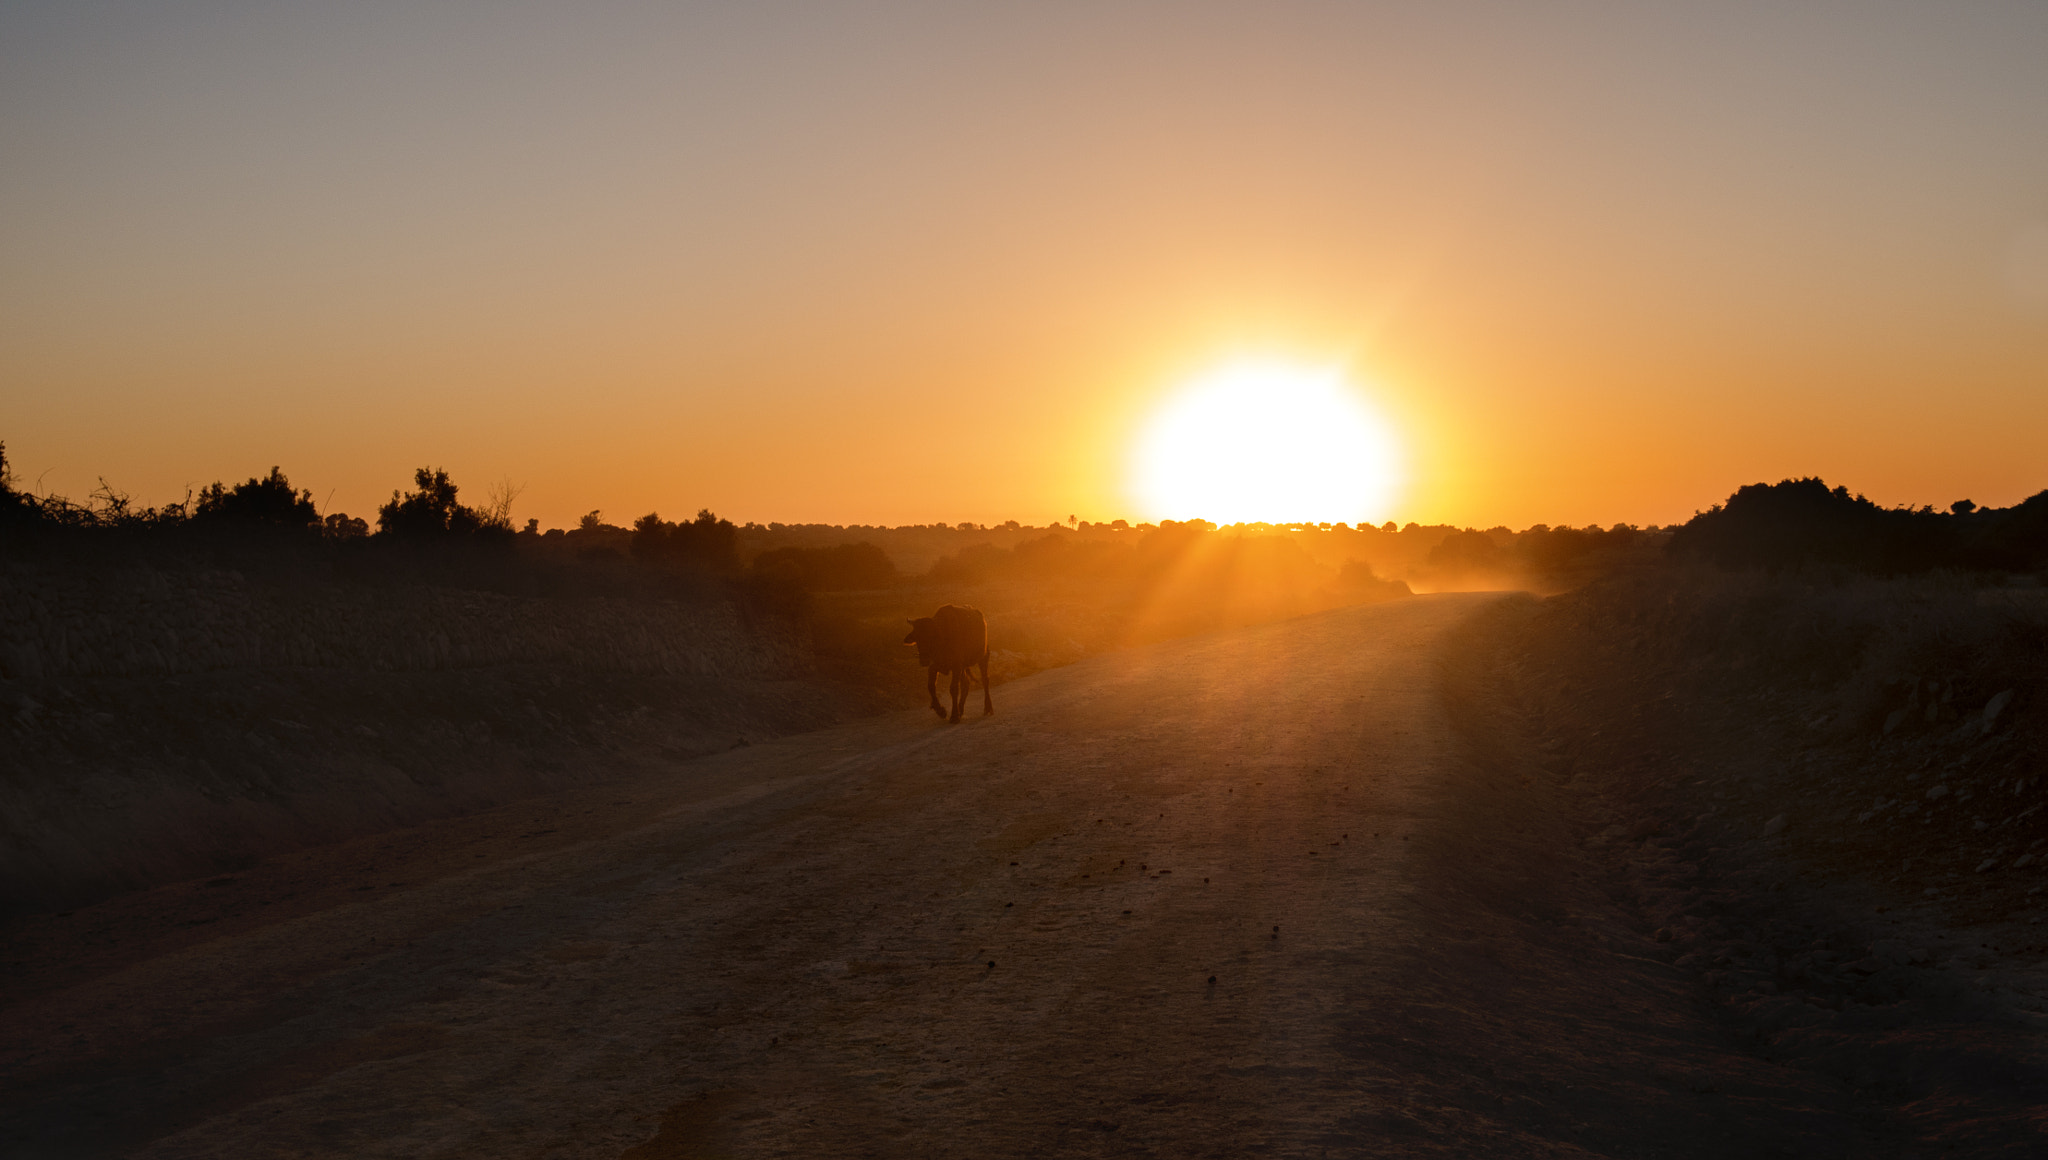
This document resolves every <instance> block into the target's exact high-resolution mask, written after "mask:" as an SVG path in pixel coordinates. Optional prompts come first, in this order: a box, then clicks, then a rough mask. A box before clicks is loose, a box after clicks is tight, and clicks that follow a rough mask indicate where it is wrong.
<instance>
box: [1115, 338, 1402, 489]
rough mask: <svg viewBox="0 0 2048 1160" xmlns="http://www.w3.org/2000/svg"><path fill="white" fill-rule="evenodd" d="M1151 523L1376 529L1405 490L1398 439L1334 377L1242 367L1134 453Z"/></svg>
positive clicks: (1149, 433)
mask: <svg viewBox="0 0 2048 1160" xmlns="http://www.w3.org/2000/svg"><path fill="white" fill-rule="evenodd" d="M1132 466H1133V472H1132V484H1133V487H1132V490H1133V491H1134V492H1135V493H1136V498H1137V499H1138V502H1139V503H1140V505H1141V506H1142V507H1143V508H1144V511H1145V514H1146V517H1147V518H1149V519H1205V520H1211V521H1214V522H1216V523H1219V524H1234V523H1257V522H1264V523H1308V522H1317V523H1322V522H1332V523H1334V522H1345V523H1351V522H1357V521H1376V520H1378V519H1381V518H1384V517H1385V515H1386V512H1387V508H1388V506H1389V505H1390V504H1391V503H1392V502H1393V499H1394V493H1395V490H1396V489H1397V487H1398V486H1399V484H1400V456H1399V449H1398V447H1397V446H1396V444H1395V440H1394V436H1393V432H1392V431H1391V430H1390V429H1389V428H1388V427H1387V425H1386V423H1385V422H1383V421H1382V420H1381V419H1380V418H1379V416H1378V415H1376V414H1375V413H1374V412H1373V411H1372V409H1371V408H1370V407H1368V406H1367V404H1366V402H1365V400H1364V399H1362V398H1360V397H1359V395H1358V394H1357V392H1356V391H1354V390H1353V389H1351V387H1350V386H1349V385H1348V384H1347V383H1346V382H1345V377H1344V372H1343V371H1342V370H1341V369H1336V368H1317V367H1303V366H1295V365H1290V364H1286V363H1277V362H1240V363H1233V364H1231V365H1228V366H1225V367H1221V368H1219V369H1217V370H1215V371H1213V372H1211V373H1209V374H1206V375H1203V376H1202V377H1200V378H1198V379H1196V380H1194V381H1193V382H1190V383H1188V384H1187V385H1186V386H1185V387H1183V388H1182V389H1181V390H1180V391H1179V392H1177V393H1176V394H1175V395H1174V397H1173V398H1172V399H1171V400H1169V401H1168V402H1167V404H1166V405H1165V406H1164V407H1162V408H1161V409H1160V410H1159V411H1158V413H1157V414H1155V415H1154V416H1153V417H1152V420H1151V422H1150V423H1148V424H1147V426H1146V428H1145V430H1144V432H1143V434H1142V435H1141V436H1140V437H1139V440H1138V445H1137V448H1136V454H1135V455H1134V456H1133V464H1132Z"/></svg>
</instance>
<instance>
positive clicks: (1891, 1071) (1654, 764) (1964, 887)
mask: <svg viewBox="0 0 2048 1160" xmlns="http://www.w3.org/2000/svg"><path fill="white" fill-rule="evenodd" d="M2039 594H2040V590H2039V589H2034V588H2012V587H2009V586H2005V585H2000V584H1991V583H1987V582H1980V581H1972V580H1968V579H1964V578H1957V577H1932V578H1919V579H1910V580H1870V579H1849V580H1844V579H1840V578H1829V577H1824V576H1791V575H1781V576H1777V577H1772V576H1768V575H1764V574H1761V573H1755V574H1739V573H1726V572H1719V571H1715V570H1711V569H1699V570H1689V569H1683V568H1655V569H1646V570H1643V571H1640V572H1634V573H1628V574H1623V575H1619V576H1615V577H1612V578H1610V579H1608V580H1605V581H1602V582H1600V583H1598V584H1595V585H1592V586H1589V587H1588V588H1585V589H1581V590H1579V591H1576V592H1573V593H1568V594H1566V595H1563V596H1559V597H1553V598H1551V599H1549V600H1547V601H1543V602H1541V603H1536V602H1522V603H1521V604H1519V605H1518V606H1516V607H1512V608H1505V609H1503V610H1501V614H1500V620H1499V623H1498V626H1497V633H1498V636H1499V637H1500V639H1501V640H1502V641H1503V644H1504V651H1503V652H1502V653H1500V654H1499V657H1500V660H1499V664H1500V667H1501V669H1502V671H1503V672H1504V674H1506V675H1507V676H1508V677H1509V678H1510V679H1509V681H1508V684H1509V685H1511V686H1512V687H1513V688H1514V689H1516V690H1517V691H1518V698H1517V699H1518V700H1519V703H1520V712H1521V714H1522V715H1523V717H1524V720H1525V722H1526V725H1527V728H1528V730H1529V732H1530V733H1531V735H1532V737H1533V738H1534V740H1535V741H1536V743H1537V745H1538V746H1539V748H1540V751H1541V752H1542V753H1543V755H1544V758H1543V760H1544V762H1545V764H1546V766H1547V768H1548V770H1549V773H1550V774H1551V775H1552V776H1554V777H1555V778H1556V779H1557V781H1558V782H1559V783H1560V785H1561V786H1562V787H1563V788H1564V789H1565V791H1566V792H1567V793H1568V794H1571V795H1573V796H1574V797H1576V799H1577V800H1578V802H1579V806H1578V813H1579V815H1580V817H1581V818H1582V827H1583V831H1584V832H1583V833H1582V834H1580V835H1579V840H1580V842H1581V844H1582V846H1583V848H1584V849H1585V850H1586V851H1587V852H1588V853H1589V854H1590V855H1591V856H1592V857H1594V858H1596V859H1598V860H1601V861H1603V862H1604V863H1605V864H1606V866H1607V869H1608V873H1609V877H1610V879H1611V881H1612V882H1613V883H1614V889H1615V890H1616V891H1617V892H1618V894H1619V895H1620V896H1622V897H1625V898H1626V899H1627V900H1628V901H1629V902H1630V904H1631V905H1632V906H1633V908H1634V909H1635V912H1636V914H1637V916H1638V921H1639V924H1640V926H1641V931H1640V933H1641V934H1642V935H1643V936H1644V943H1645V945H1646V946H1652V947H1654V948H1655V951H1654V954H1655V955H1656V957H1659V958H1661V959H1663V960H1665V961H1668V962H1671V963H1672V964H1673V965H1675V966H1677V967H1679V968H1681V969H1684V970H1687V971H1689V972H1691V973H1692V975H1693V976H1694V978H1695V979H1696V980H1697V985H1698V988H1699V993H1700V996H1701V999H1702V1001H1703V1002H1705V1003H1707V1004H1709V1005H1711V1006H1712V1007H1713V1008H1715V1009H1717V1010H1718V1011H1719V1012H1720V1013H1721V1017H1722V1018H1723V1019H1724V1020H1726V1022H1727V1024H1728V1025H1729V1027H1730V1029H1731V1031H1732V1032H1734V1033H1735V1034H1737V1035H1738V1036H1740V1037H1742V1038H1744V1039H1746V1040H1747V1041H1748V1042H1750V1043H1751V1044H1753V1050H1755V1051H1756V1052H1758V1053H1759V1054H1760V1055H1763V1056H1764V1057H1766V1058H1771V1059H1776V1060H1782V1061H1785V1062H1788V1063H1793V1064H1795V1065H1797V1066H1802V1067H1806V1068H1809V1069H1811V1070H1814V1071H1816V1072H1819V1073H1823V1074H1826V1075H1829V1076H1833V1077H1834V1078H1835V1079H1836V1081H1837V1082H1840V1083H1843V1084H1846V1085H1848V1087H1849V1088H1850V1089H1852V1090H1853V1091H1855V1092H1856V1093H1858V1094H1859V1097H1860V1098H1863V1099H1866V1100H1868V1101H1869V1103H1870V1106H1871V1107H1872V1108H1873V1109H1874V1110H1876V1109H1883V1110H1884V1111H1883V1114H1885V1115H1886V1116H1888V1117H1891V1118H1893V1119H1894V1121H1895V1122H1896V1123H1897V1124H1898V1126H1899V1128H1900V1129H1901V1130H1902V1131H1904V1132H1905V1133H1906V1135H1907V1137H1908V1138H1915V1137H1917V1138H1918V1140H1919V1142H1920V1144H1921V1145H1923V1146H1924V1148H1925V1149H1926V1150H1927V1152H1928V1154H1942V1155H1953V1156H2005V1155H2038V1154H2040V1153H2039V1148H2040V1147H2041V1146H2042V1145H2043V1143H2044V1141H2048V1118H2044V1116H2043V1114H2042V1112H2041V1109H2042V1108H2043V1107H2048V1055H2044V1053H2043V1051H2042V1049H2041V1046H2040V1045H2041V1042H2042V1040H2041V1032H2042V1031H2043V1030H2048V1014H2044V1012H2048V926H2044V924H2043V919H2044V917H2048V906H2044V904H2043V897H2042V892H2043V888H2044V887H2048V866H2044V864H2043V863H2044V860H2048V816H2044V811H2043V809H2042V805H2043V804H2044V803H2048V786H2044V784H2043V781H2044V778H2043V774H2044V773H2048V768H2044V766H2043V759H2042V753H2041V743H2042V738H2043V733H2044V729H2043V720H2044V709H2048V705H2044V701H2048V698H2044V697H2042V695H2041V694H2042V692H2043V690H2044V688H2048V649H2044V647H2043V646H2044V642H2048V617H2044V615H2043V610H2042V607H2041V605H2040V604H2039V603H2038V601H2037V600H2036V597H2038V596H2039Z"/></svg>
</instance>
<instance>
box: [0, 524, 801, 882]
mask: <svg viewBox="0 0 2048 1160" xmlns="http://www.w3.org/2000/svg"><path fill="white" fill-rule="evenodd" d="M811 672H812V661H811V652H810V643H809V639H808V635H807V631H806V630H805V629H804V628H802V627H801V626H800V625H798V624H796V623H794V622H792V621H788V620H785V619H782V618H777V617H767V616H762V615H757V614H749V613H748V612H747V611H746V610H745V609H743V608H741V607H740V606H738V605H736V604H734V603H732V602H730V601H725V600H718V599H700V600H681V599H657V598H653V597H639V596H530V595H508V594H505V593H500V592H486V591H475V590H466V589H458V588H449V587H440V586H434V585H429V584H420V583H364V582H349V581H347V580H341V579H335V578H331V577H320V578H314V579H308V578H306V577H303V576H301V577H293V578H288V579H287V578H282V577H250V576H245V575H244V574H242V573H240V572H237V571H233V570H225V569H220V568H214V567H208V566H205V565H203V564H199V563H184V564H180V563H165V562H156V563H140V562H125V563H124V562H119V561H116V562H113V563H108V562H106V561H95V562H93V563H91V564H90V565H88V564H87V563H84V562H81V561H76V560H61V559H57V560H40V561H39V560H30V561H25V562H24V561H14V562H9V563H8V564H7V565H5V566H4V567H0V734H4V742H5V743H4V745H0V911H4V910H10V909H22V908H36V907H58V906H65V905H75V904H77V903H79V902H83V901H85V900H88V899H92V898H96V897H103V896H105V895H107V894H110V893H113V892H116V891H119V890H123V889H131V888H135V887H141V886H147V885H152V884H155V883H160V882H165V881H171V880H176V879H179V878H187V877H194V876H198V875H202V874H207V873H213V872H216V871H218V870H223V869H229V868H233V867H235V866H238V865H243V864H246V863H247V862H249V861H250V860H253V859H255V858H258V857H261V856H263V855H264V854H266V853H271V852H275V851H277V850H281V849H286V848H290V847H294V846H299V845H305V844H309V843H314V842H321V841H331V840H334V839H338V838H342V837H347V836H350V835H356V834H362V833H368V832H374V831H377V830H381V829H385V828H390V827H393V826H402V825H407V824H411V823H414V822H417V821H420V820H423V819H425V818H428V817H434V816H442V815H447V814H451V813H459V812H463V811H466V810H471V809H476V808H481V807H485V806H489V805H493V804H496V803H499V802H502V801H506V800H509V799H511V798H514V797H517V796H521V795H524V794H528V793H533V792H537V791H542V790H546V789H549V788H554V787H560V786H564V785H567V784H571V783H588V782H592V781H596V780H601V779H604V778H606V777H608V776H613V775H616V774H617V773H620V772H623V771H625V770H626V769H627V768H628V767H643V766H644V765H645V764H646V763H647V762H650V761H662V760H674V759H678V758H683V757H689V756H695V755H698V754H702V753H705V752H709V751H713V750H717V749H724V748H729V747H731V746H732V745H735V744H738V743H741V742H744V741H747V740H749V739H758V738H760V737H764V736H769V735H773V734H777V733H783V732H789V731H791V730H794V729H802V728H810V727H815V726H816V725H819V724H823V723H826V722H827V721H829V720H831V719H832V718H833V716H834V715H835V712H836V708H835V703H834V701H833V700H832V698H831V697H830V696H829V695H827V694H825V693H823V692H822V691H821V690H820V689H819V688H818V686H817V684H816V682H815V681H813V680H812V679H811Z"/></svg>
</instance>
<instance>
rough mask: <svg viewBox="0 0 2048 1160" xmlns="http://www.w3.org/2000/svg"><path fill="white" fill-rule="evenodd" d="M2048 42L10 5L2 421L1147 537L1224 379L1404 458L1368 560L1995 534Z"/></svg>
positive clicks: (964, 15)
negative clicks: (1449, 534)
mask: <svg viewBox="0 0 2048 1160" xmlns="http://www.w3.org/2000/svg"><path fill="white" fill-rule="evenodd" d="M2044 61H2048V6H2044V5H2041V4H2038V3H2017V2H2016V3H2004V4H1990V3H1969V2H1963V3H1947V4H1933V3H1922V4H1890V3H1883V2H1876V0H1873V2H1862V3H1856V4H1831V3H1804V4H1798V5H1785V4H1762V3H1759V4H1743V3H1733V2H1726V0H1724V2H1719V3H1712V4H1705V3H1702V4H1671V3H1664V4H1660V3H1649V2H1638V3H1627V4H1620V3H1617V4H1596V3H1570V2H1564V3H1550V4H1542V5H1532V4H1526V3H1503V4H1458V3H1429V4H1401V5H1395V4H1385V5H1375V4H1368V3H1285V2H1276V0H1266V2H1261V3H1257V4H1251V3H1242V4H1206V3H1200V2H1195V0H1181V2H1177V3H1157V4H1146V3H1118V2H1115V0H1107V2H1091V3H1069V2H1062V0H1047V2H1043V3H1033V4H978V3H949V4H916V3H851V2H850V3H835V4H815V3H812V4H787V3H778V2H775V0H762V2H752V3H747V4H690V3H674V2H670V3H660V4H656V3H613V2H608V0H583V2H580V3H577V4H573V5H571V4H526V3H497V4H467V3H438V4H437V3H431V2H417V0H416V2H410V3H404V4H385V3H377V2H374V0H362V2H354V3H349V4H331V3H274V4H251V3H237V2H231V0H217V2H211V3H180V2H177V0H151V2H149V3H132V4H119V3H113V4H110V3H95V2H91V0H67V2H64V3H21V2H15V0H0V159H4V161H0V440H4V441H5V442H6V445H7V453H8V456H9V458H10V460H11V461H12V463H13V465H14V467H15V470H16V473H17V475H18V477H19V480H20V483H21V484H22V485H24V486H28V487H30V488H32V489H34V490H38V491H50V492H57V493H60V494H66V495H71V496H73V497H74V498H80V497H83V496H84V495H85V494H86V493H88V492H90V491H91V490H93V489H94V488H95V487H97V486H98V485H99V481H100V479H101V478H102V477H103V478H104V479H105V480H106V481H107V482H108V483H109V484H111V485H113V486H115V487H118V488H120V489H122V490H124V491H127V492H129V493H131V494H132V495H134V496H135V498H136V499H137V500H139V501H142V502H148V503H161V502H166V501H170V500H175V499H178V498H179V497H181V496H182V495H183V494H184V491H185V489H186V488H187V487H193V488H196V487H198V486H202V485H204V484H205V483H207V482H210V481H212V480H214V479H228V480H230V481H232V480H235V479H239V478H245V477H247V476H249V475H252V474H257V473H261V472H264V471H266V470H268V468H269V467H270V466H271V465H272V464H279V465H282V466H283V468H284V469H285V471H286V472H287V473H288V474H289V475H290V476H291V477H292V479H293V480H294V481H295V482H297V483H299V484H302V485H303V486H306V487H308V488H310V489H312V491H313V492H314V496H315V499H316V500H317V501H318V502H319V503H320V504H321V505H322V510H323V511H337V510H338V511H348V512H352V513H355V514H359V515H372V514H374V508H375V506H376V505H377V504H378V503H379V502H380V501H382V500H383V499H385V498H388V496H389V493H390V491H391V490H392V489H393V488H395V487H399V486H401V485H404V484H406V483H407V482H408V481H409V478H410V475H411V471H412V469H413V468H415V467H417V466H421V465H432V466H445V467H446V468H447V469H448V470H449V471H450V472H451V474H453V475H454V477H455V479H456V480H457V481H458V482H459V483H460V484H462V485H463V487H464V489H465V493H464V494H465V496H466V497H467V496H469V495H471V494H476V495H479V496H480V495H481V493H482V492H483V491H484V490H486V489H487V488H489V487H490V486H492V485H494V484H505V483H509V484H511V485H513V486H516V487H519V488H521V489H522V491H521V493H520V498H519V500H518V502H517V503H516V504H515V508H514V515H515V516H516V517H518V518H520V519H522V520H523V519H525V518H527V517H533V518H538V519H540V520H541V521H542V524H543V525H544V526H556V525H564V524H572V523H573V522H574V520H575V519H576V517H577V516H579V515H580V514H582V513H583V512H585V511H588V510H592V509H598V510H601V511H603V512H604V513H605V515H604V518H606V519H607V520H610V521H613V522H619V523H624V522H627V521H629V520H630V519H631V518H633V517H634V516H636V515H638V514H641V513H644V512H646V511H648V510H657V511H660V512H661V513H662V514H664V515H667V516H670V517H671V518H673V517H675V516H679V515H687V514H689V513H692V512H694V511H696V510H697V509H699V508H703V507H709V508H711V509H713V510H714V511H717V512H718V513H719V514H721V515H726V516H729V517H731V518H733V519H736V520H741V521H745V520H757V521H761V522H768V521H771V520H773V521H782V522H831V523H870V524H872V523H882V524H903V523H929V522H948V523H951V522H957V521H961V520H971V521H975V522H981V523H995V522H1000V521H1003V520H1008V519H1016V520H1020V521H1022V522H1024V523H1027V524H1042V523H1045V522H1049V521H1052V520H1055V519H1063V518H1065V517H1066V516H1068V515H1070V514H1074V515H1079V516H1080V517H1081V518H1083V519H1113V518H1119V517H1129V518H1134V519H1140V518H1148V517H1152V516H1155V515H1157V514H1161V513H1159V512H1155V511H1151V510H1147V508H1146V504H1147V502H1148V501H1147V500H1146V499H1145V498H1144V497H1145V495H1146V490H1145V488H1144V487H1143V486H1142V484H1143V481H1141V480H1137V479H1135V478H1134V475H1133V472H1134V467H1133V464H1134V456H1135V448H1136V447H1137V446H1138V445H1139V444H1140V442H1141V440H1142V438H1143V436H1144V432H1145V431H1146V429H1147V424H1148V421H1149V420H1150V419H1151V418H1152V417H1153V416H1155V415H1157V414H1158V413H1160V412H1161V410H1162V408H1165V407H1167V406H1168V405H1169V404H1170V403H1171V401H1172V400H1173V399H1174V398H1175V395H1176V391H1177V389H1178V388H1181V387H1183V386H1184V385H1185V384H1188V383H1191V382H1197V381H1200V380H1202V378H1203V377H1204V376H1205V375H1211V374H1213V373H1214V372H1215V369H1216V368H1217V367H1219V366H1225V365H1231V364H1233V363H1234V362H1241V361H1243V360H1248V359H1249V360H1262V362H1263V363H1264V364H1267V365H1271V364H1281V365H1286V364H1299V365H1301V366H1303V367H1313V368H1331V367H1339V368H1341V369H1342V371H1343V374H1344V378H1345V382H1346V383H1347V384H1348V387H1347V389H1349V390H1351V391H1352V392H1354V394H1355V396H1356V398H1357V400H1358V401H1359V403H1360V405H1361V406H1363V407H1366V408H1368V409H1369V410H1370V411H1371V412H1372V413H1373V414H1374V415H1376V416H1377V417H1378V421H1379V422H1381V423H1383V424H1384V426H1385V428H1386V429H1387V430H1388V431H1389V432H1391V433H1392V438H1393V439H1394V441H1395V442H1397V443H1398V445H1399V447H1400V473H1401V481H1400V484H1399V486H1398V487H1396V488H1394V489H1392V490H1391V491H1390V492H1388V493H1386V494H1384V495H1381V496H1379V497H1378V498H1375V499H1374V500H1373V501H1372V502H1371V505H1370V506H1371V507H1372V509H1373V510H1370V511H1365V510H1361V511H1360V512H1359V513H1358V517H1357V518H1360V519H1370V520H1372V521H1373V522H1379V521H1380V520H1382V519H1396V520H1399V521H1402V522H1407V521H1410V520H1414V521H1420V522H1423V523H1436V522H1448V523H1455V524H1460V525H1469V526H1480V527H1485V526H1491V525H1495V524H1507V525H1509V526H1513V527H1522V526H1526V525H1528V524H1532V523H1537V522H1543V523H1549V524H1553V525H1556V524H1571V525H1575V526H1576V525H1584V524H1587V523H1600V524H1610V523H1614V522H1623V521H1625V522H1629V523H1635V524H1663V523H1671V522H1676V521H1682V520H1684V519H1685V518H1687V517H1688V516H1690V515H1691V514H1692V513H1693V512H1694V511H1696V510H1699V509H1702V508H1704V507H1706V506H1708V505H1710V504H1712V503H1714V502H1716V501H1718V500H1719V499H1721V498H1723V497H1725V496H1726V495H1727V494H1728V493H1729V492H1730V491H1732V490H1733V489H1734V488H1735V487H1737V486H1739V485H1741V484H1744V483H1749V482H1755V481H1759V480H1776V479H1780V478H1785V477H1788V476H1798V475H1811V474H1818V475H1821V476H1823V477H1825V478H1827V479H1828V480H1829V481H1830V482H1834V483H1842V484H1846V485H1848V486H1849V487H1850V488H1851V489H1852V490H1855V491H1860V492H1863V493H1865V494H1867V495H1869V496H1870V497H1871V498H1872V499H1874V500H1877V501H1879V502H1881V503H1885V504H1903V503H1911V504H1916V505H1917V504H1921V503H1933V504H1937V505H1943V506H1945V505H1946V504H1947V503H1949V502H1950V501H1952V500H1956V499H1960V498H1965V497H1968V498H1971V499H1974V500H1975V501H1977V502H1978V503H1980V504H1987V505H1993V506H2003V505H2006V504H2009V503H2012V502H2016V501H2018V500H2019V499H2021V498H2024V497H2025V496H2027V495H2029V494H2032V493H2033V492H2035V491H2038V490H2041V489H2042V488H2044V487H2048V454H2044V451H2043V448H2044V447H2048V440H2044V439H2043V438H2042V437H2041V432H2043V431H2044V430H2048V67H2044V65H2043V62H2044ZM1274 518H1276V519H1281V518H1288V513H1286V512H1275V513H1274Z"/></svg>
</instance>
